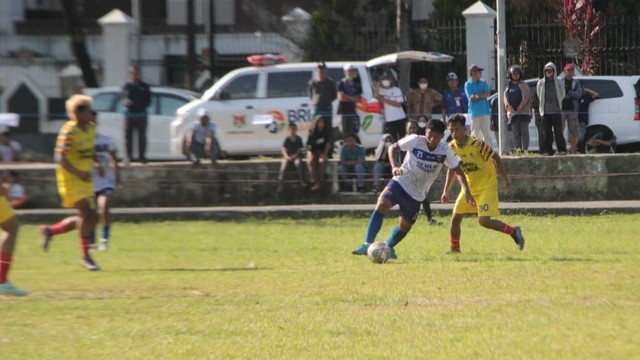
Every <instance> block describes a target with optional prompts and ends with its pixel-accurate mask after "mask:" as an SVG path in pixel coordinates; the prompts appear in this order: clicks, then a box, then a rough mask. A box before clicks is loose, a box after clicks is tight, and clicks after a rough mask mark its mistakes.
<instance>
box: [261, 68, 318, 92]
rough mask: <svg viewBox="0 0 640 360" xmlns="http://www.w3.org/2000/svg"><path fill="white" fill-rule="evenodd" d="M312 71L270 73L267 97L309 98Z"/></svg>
mask: <svg viewBox="0 0 640 360" xmlns="http://www.w3.org/2000/svg"><path fill="white" fill-rule="evenodd" d="M311 78H312V73H311V71H287V72H274V73H269V74H268V76H267V97H268V98H281V97H295V96H307V89H308V87H309V80H311Z"/></svg>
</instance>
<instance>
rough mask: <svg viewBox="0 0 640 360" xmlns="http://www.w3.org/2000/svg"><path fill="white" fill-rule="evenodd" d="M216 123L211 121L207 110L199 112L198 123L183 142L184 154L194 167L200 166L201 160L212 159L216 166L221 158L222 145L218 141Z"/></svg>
mask: <svg viewBox="0 0 640 360" xmlns="http://www.w3.org/2000/svg"><path fill="white" fill-rule="evenodd" d="M216 129H217V127H216V123H215V122H213V121H211V117H210V116H209V112H208V111H207V110H206V109H199V110H198V122H196V123H194V124H193V128H191V130H189V131H188V132H187V134H186V135H185V137H184V139H183V142H182V152H183V153H184V154H185V155H186V156H187V159H189V161H191V162H192V163H193V165H194V166H198V165H200V160H201V159H211V164H212V165H215V164H216V162H217V160H218V157H219V156H220V144H219V143H218V139H216Z"/></svg>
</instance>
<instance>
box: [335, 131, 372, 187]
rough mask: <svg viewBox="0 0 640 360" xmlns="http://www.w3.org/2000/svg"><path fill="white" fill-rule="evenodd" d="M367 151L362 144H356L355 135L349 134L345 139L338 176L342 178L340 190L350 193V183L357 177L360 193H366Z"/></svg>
mask: <svg viewBox="0 0 640 360" xmlns="http://www.w3.org/2000/svg"><path fill="white" fill-rule="evenodd" d="M364 157H365V150H364V147H363V146H362V145H360V144H356V137H355V135H354V134H347V135H346V137H345V138H344V147H343V148H342V152H341V153H340V164H339V165H338V175H339V176H340V190H342V191H349V190H350V187H349V184H350V181H351V179H352V178H353V177H354V176H355V178H356V180H357V186H358V192H365V191H366V189H365V183H364V177H365V175H366V173H367V169H366V167H365V165H364Z"/></svg>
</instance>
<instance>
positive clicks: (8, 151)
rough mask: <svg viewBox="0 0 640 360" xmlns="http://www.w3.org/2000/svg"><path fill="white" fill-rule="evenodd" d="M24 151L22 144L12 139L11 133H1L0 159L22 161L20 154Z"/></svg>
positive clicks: (3, 160)
mask: <svg viewBox="0 0 640 360" xmlns="http://www.w3.org/2000/svg"><path fill="white" fill-rule="evenodd" d="M21 153H22V146H20V144H19V143H18V142H17V141H15V140H11V133H10V132H8V131H7V132H4V133H2V134H0V161H2V162H13V161H20V154H21Z"/></svg>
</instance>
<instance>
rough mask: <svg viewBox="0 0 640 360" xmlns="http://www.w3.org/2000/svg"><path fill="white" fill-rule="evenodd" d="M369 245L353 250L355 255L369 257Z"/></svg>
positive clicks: (365, 244)
mask: <svg viewBox="0 0 640 360" xmlns="http://www.w3.org/2000/svg"><path fill="white" fill-rule="evenodd" d="M369 245H371V244H369V243H364V244H362V245H360V246H359V247H358V248H356V249H353V250H351V253H352V254H353V255H367V250H368V249H369Z"/></svg>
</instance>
